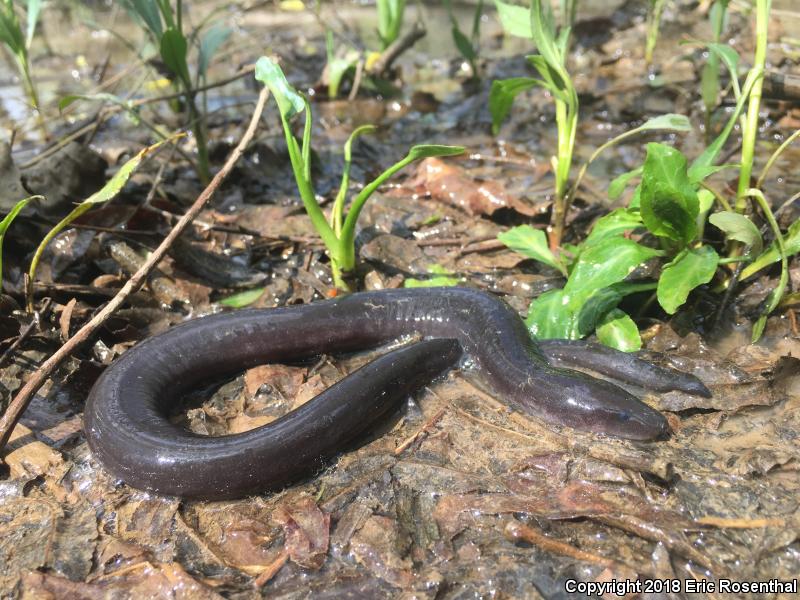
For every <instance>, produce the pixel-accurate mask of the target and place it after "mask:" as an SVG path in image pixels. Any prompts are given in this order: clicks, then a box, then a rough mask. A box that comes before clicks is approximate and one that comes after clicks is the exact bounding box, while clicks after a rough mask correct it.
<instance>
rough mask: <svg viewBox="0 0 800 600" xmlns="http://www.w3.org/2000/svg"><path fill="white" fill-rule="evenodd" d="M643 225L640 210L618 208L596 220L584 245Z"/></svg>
mask: <svg viewBox="0 0 800 600" xmlns="http://www.w3.org/2000/svg"><path fill="white" fill-rule="evenodd" d="M641 226H642V217H641V215H640V214H639V211H638V210H633V209H630V208H617V209H614V210H612V211H611V212H610V213H608V214H607V215H605V216H604V217H601V218H599V219H598V220H597V221H596V222H595V224H594V226H593V227H592V231H591V233H589V236H588V237H587V238H586V241H585V242H584V245H589V244H594V243H597V242H599V241H600V240H603V239H605V238H608V237H611V236H619V235H621V234H623V233H625V232H626V231H631V230H633V229H636V228H637V227H641Z"/></svg>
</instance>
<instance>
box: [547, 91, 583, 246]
mask: <svg viewBox="0 0 800 600" xmlns="http://www.w3.org/2000/svg"><path fill="white" fill-rule="evenodd" d="M573 95H574V90H573V93H572V94H571V96H570V98H571V99H573V98H572V96H573ZM555 104H556V126H557V128H558V156H556V158H555V163H556V164H555V168H556V169H555V171H556V173H555V175H556V193H555V198H554V200H553V216H552V218H551V223H550V249H551V250H556V249H557V248H558V247H559V246H560V245H561V239H562V238H563V237H564V225H565V222H566V218H567V213H568V212H569V207H570V204H571V198H570V193H569V187H568V186H569V173H570V170H571V168H572V154H573V150H574V148H575V132H576V129H577V125H578V110H577V96H575V97H574V104H573V103H570V104H568V103H566V102H564V101H562V100H558V99H556V100H555Z"/></svg>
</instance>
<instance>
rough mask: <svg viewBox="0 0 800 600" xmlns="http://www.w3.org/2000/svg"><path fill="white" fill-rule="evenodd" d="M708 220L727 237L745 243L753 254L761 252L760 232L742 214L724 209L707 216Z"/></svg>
mask: <svg viewBox="0 0 800 600" xmlns="http://www.w3.org/2000/svg"><path fill="white" fill-rule="evenodd" d="M708 220H709V221H710V222H711V224H712V225H714V226H715V227H718V228H719V229H721V230H722V231H724V232H725V235H726V237H728V238H729V239H732V240H736V241H738V242H743V243H744V244H745V245H747V246H750V251H751V252H752V253H753V254H754V255H757V254H760V253H761V249H762V248H763V241H762V239H761V232H760V231H759V230H758V227H756V226H755V225H754V224H753V222H752V221H751V220H750V219H748V218H747V217H745V216H744V215H741V214H739V213H736V212H732V211H727V210H725V211H721V212H718V213H714V214H713V215H711V216H710V217H708Z"/></svg>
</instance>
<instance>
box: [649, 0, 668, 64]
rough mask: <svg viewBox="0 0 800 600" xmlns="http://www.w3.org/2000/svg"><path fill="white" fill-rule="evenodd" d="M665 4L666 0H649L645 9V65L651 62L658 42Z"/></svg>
mask: <svg viewBox="0 0 800 600" xmlns="http://www.w3.org/2000/svg"><path fill="white" fill-rule="evenodd" d="M666 6H667V0H650V8H649V10H648V11H647V34H646V39H645V46H644V61H645V63H647V66H648V67H649V66H650V65H652V64H653V52H655V49H656V44H657V43H658V28H659V27H660V26H661V17H662V16H663V14H664V9H665V8H666Z"/></svg>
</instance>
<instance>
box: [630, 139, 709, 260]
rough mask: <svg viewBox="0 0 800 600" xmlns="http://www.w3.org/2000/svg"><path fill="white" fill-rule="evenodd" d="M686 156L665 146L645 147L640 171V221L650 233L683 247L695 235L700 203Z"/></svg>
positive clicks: (656, 144) (652, 144)
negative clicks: (690, 176) (689, 172)
mask: <svg viewBox="0 0 800 600" xmlns="http://www.w3.org/2000/svg"><path fill="white" fill-rule="evenodd" d="M686 169H687V161H686V157H685V156H684V155H683V154H682V153H681V152H680V151H679V150H676V149H675V148H672V147H671V146H667V145H665V144H658V143H650V144H648V145H647V158H646V159H645V162H644V169H643V171H642V184H641V185H642V191H641V198H640V203H641V207H640V208H641V213H642V221H643V222H644V224H645V226H646V227H647V229H649V230H650V232H651V233H653V234H655V235H657V236H661V237H666V238H669V239H672V240H675V241H676V242H680V243H682V244H683V245H685V244H687V243H689V242H690V241H692V240H693V239H694V237H695V235H696V234H697V223H696V220H697V214H698V212H699V209H700V207H699V201H698V199H697V192H696V191H695V188H694V186H693V185H692V184H691V182H690V181H689V177H688V175H687V172H686Z"/></svg>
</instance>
